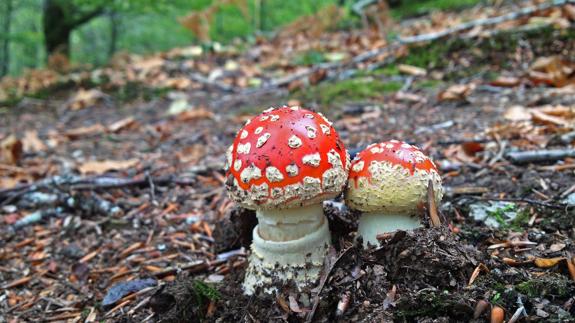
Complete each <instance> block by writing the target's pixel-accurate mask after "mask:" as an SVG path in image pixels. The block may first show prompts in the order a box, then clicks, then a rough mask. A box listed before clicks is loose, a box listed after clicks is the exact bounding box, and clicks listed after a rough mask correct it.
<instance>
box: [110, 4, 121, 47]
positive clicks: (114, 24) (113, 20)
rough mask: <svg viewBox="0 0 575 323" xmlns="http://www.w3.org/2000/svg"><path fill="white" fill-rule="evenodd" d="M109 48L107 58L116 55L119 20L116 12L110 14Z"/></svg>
mask: <svg viewBox="0 0 575 323" xmlns="http://www.w3.org/2000/svg"><path fill="white" fill-rule="evenodd" d="M109 17H110V47H108V58H112V56H114V54H115V53H116V50H117V46H118V34H119V29H120V28H119V27H120V26H119V25H120V18H119V17H118V14H117V13H116V12H111V13H110V15H109Z"/></svg>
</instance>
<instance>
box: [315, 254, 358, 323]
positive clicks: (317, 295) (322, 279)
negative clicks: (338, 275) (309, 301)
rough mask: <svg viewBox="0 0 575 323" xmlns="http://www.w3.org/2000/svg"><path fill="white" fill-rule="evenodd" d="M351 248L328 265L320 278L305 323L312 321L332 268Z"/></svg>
mask: <svg viewBox="0 0 575 323" xmlns="http://www.w3.org/2000/svg"><path fill="white" fill-rule="evenodd" d="M351 248H353V246H351V247H348V248H347V249H345V250H344V251H343V252H342V253H341V254H340V255H339V256H338V257H337V258H336V259H335V260H334V262H333V263H331V264H329V268H328V269H327V271H326V273H325V275H323V277H322V278H321V282H320V283H319V287H318V290H317V294H316V295H315V297H314V300H313V307H312V308H311V311H310V312H309V313H308V314H307V318H306V323H310V322H311V321H312V320H313V316H314V315H315V311H316V310H317V307H318V306H319V296H320V295H321V291H322V290H323V288H324V286H325V283H326V282H327V280H328V279H329V277H330V275H331V272H332V271H333V268H335V265H336V264H337V263H338V262H339V260H340V259H341V258H343V256H345V255H346V254H347V252H348V251H349V250H351Z"/></svg>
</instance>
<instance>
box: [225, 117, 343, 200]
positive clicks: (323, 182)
mask: <svg viewBox="0 0 575 323" xmlns="http://www.w3.org/2000/svg"><path fill="white" fill-rule="evenodd" d="M349 164H350V163H349V155H348V154H347V151H346V149H345V147H344V145H343V143H342V142H341V140H340V138H339V135H338V134H337V132H336V131H335V129H334V128H333V127H332V126H331V123H330V122H329V121H328V120H327V119H326V118H325V117H324V116H323V115H321V114H320V113H315V112H312V111H309V110H305V109H302V108H300V107H287V106H284V107H281V108H270V109H268V110H266V111H264V112H263V113H262V114H260V115H258V116H256V117H255V118H253V119H251V120H250V121H248V122H247V123H246V125H245V126H244V127H243V128H242V129H240V131H239V133H238V135H237V136H236V139H235V140H234V143H233V144H232V146H231V147H230V150H228V156H227V170H226V178H227V180H226V186H227V188H228V193H229V195H230V198H231V199H232V200H234V201H235V202H236V203H239V204H241V205H242V206H244V207H247V208H252V209H254V208H289V207H294V206H305V205H310V204H315V203H318V202H319V201H322V200H326V199H329V198H333V197H335V196H337V195H338V194H340V193H341V192H342V190H343V187H344V185H345V182H346V179H347V173H348V169H349Z"/></svg>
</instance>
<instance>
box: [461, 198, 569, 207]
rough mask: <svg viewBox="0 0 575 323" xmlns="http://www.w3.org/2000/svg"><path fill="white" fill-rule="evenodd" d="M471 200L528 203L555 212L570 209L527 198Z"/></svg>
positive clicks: (564, 205)
mask: <svg viewBox="0 0 575 323" xmlns="http://www.w3.org/2000/svg"><path fill="white" fill-rule="evenodd" d="M470 198H473V199H475V200H479V201H501V202H515V203H527V204H532V205H537V206H542V207H546V208H550V209H555V210H563V209H565V208H567V207H568V205H567V204H563V203H557V204H552V203H547V202H541V201H537V200H532V199H527V198H495V197H470Z"/></svg>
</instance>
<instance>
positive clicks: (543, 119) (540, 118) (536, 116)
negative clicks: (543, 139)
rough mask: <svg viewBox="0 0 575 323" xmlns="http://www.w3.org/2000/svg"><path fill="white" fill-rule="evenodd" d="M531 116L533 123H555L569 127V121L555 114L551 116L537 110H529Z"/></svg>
mask: <svg viewBox="0 0 575 323" xmlns="http://www.w3.org/2000/svg"><path fill="white" fill-rule="evenodd" d="M531 117H532V118H533V121H534V122H535V123H540V124H545V125H556V126H562V127H569V126H570V125H571V122H569V121H567V120H565V119H563V118H560V117H556V116H552V115H549V114H546V113H543V112H541V111H538V110H533V111H531Z"/></svg>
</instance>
